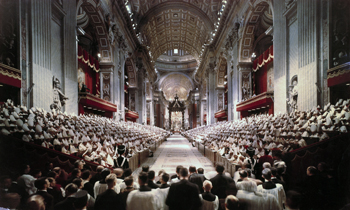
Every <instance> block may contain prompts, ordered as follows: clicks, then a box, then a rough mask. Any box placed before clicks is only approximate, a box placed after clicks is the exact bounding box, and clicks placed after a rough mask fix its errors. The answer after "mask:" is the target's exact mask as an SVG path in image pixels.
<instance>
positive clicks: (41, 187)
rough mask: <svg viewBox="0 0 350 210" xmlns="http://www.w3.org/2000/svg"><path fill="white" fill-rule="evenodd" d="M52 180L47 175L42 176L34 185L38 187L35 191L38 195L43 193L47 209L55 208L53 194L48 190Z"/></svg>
mask: <svg viewBox="0 0 350 210" xmlns="http://www.w3.org/2000/svg"><path fill="white" fill-rule="evenodd" d="M49 185H50V182H49V180H48V179H47V178H46V177H40V178H38V179H37V180H35V182H34V186H35V187H36V188H37V189H38V191H37V192H36V193H35V194H36V195H41V196H43V198H44V202H45V209H47V210H52V209H53V203H54V200H53V196H52V195H50V194H49V193H48V192H47V188H48V187H49Z"/></svg>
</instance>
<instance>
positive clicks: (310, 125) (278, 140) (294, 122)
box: [183, 99, 350, 162]
mask: <svg viewBox="0 0 350 210" xmlns="http://www.w3.org/2000/svg"><path fill="white" fill-rule="evenodd" d="M349 105H350V99H347V100H342V99H340V100H339V101H338V102H337V103H336V104H335V105H331V104H327V105H325V107H324V108H323V109H321V108H320V107H319V106H318V107H315V108H314V109H313V110H309V111H295V112H292V113H290V114H288V113H285V114H278V115H254V116H251V117H247V118H244V119H242V120H235V121H229V122H218V123H215V124H212V125H208V126H201V127H198V128H195V129H192V130H189V131H186V132H183V135H185V136H186V137H187V138H189V139H191V140H193V141H198V142H199V143H200V144H203V145H204V146H205V147H206V148H210V149H212V150H213V151H216V152H217V153H218V154H220V155H224V156H225V157H226V158H227V159H229V160H230V161H231V162H238V161H239V157H240V155H244V153H247V151H246V150H247V148H250V147H253V148H254V150H255V151H254V152H255V153H254V155H256V156H257V158H259V157H260V156H262V155H264V150H265V149H267V150H274V149H277V150H280V151H282V152H283V153H286V152H290V151H292V150H294V149H297V148H300V147H304V146H306V145H307V144H308V143H307V142H311V143H313V142H317V141H323V140H326V139H329V138H330V137H331V136H335V135H339V134H342V133H347V132H348V130H349V129H350V110H349Z"/></svg>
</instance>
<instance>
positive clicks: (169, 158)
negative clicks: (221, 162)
mask: <svg viewBox="0 0 350 210" xmlns="http://www.w3.org/2000/svg"><path fill="white" fill-rule="evenodd" d="M143 165H149V166H150V170H154V171H155V172H156V174H158V171H159V170H161V169H163V170H165V171H166V172H167V173H175V172H176V166H178V165H182V166H184V167H186V168H188V167H189V166H192V165H193V166H196V167H197V168H204V173H207V172H209V171H215V168H214V167H213V164H212V163H211V162H210V160H209V159H208V158H206V157H204V156H203V155H202V154H201V153H200V152H199V151H198V150H197V148H196V147H192V144H191V143H190V142H189V141H188V140H187V139H186V138H184V137H183V136H181V135H171V136H170V137H169V138H167V141H165V142H164V143H163V144H162V145H160V147H159V148H158V149H157V151H156V152H155V153H154V157H152V158H148V160H147V161H146V162H145V163H144V164H143ZM140 170H141V168H139V169H138V170H136V171H135V172H136V173H139V172H140ZM135 175H136V174H135Z"/></svg>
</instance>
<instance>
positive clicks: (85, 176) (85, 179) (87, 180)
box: [81, 170, 95, 198]
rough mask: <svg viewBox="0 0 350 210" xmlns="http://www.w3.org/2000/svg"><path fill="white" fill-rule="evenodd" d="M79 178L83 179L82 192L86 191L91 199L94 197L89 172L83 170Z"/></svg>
mask: <svg viewBox="0 0 350 210" xmlns="http://www.w3.org/2000/svg"><path fill="white" fill-rule="evenodd" d="M81 178H82V179H83V185H84V187H83V190H86V191H87V192H88V193H89V194H90V195H91V197H93V198H94V197H95V196H94V185H93V184H92V183H91V182H90V179H91V173H90V171H89V170H85V171H84V172H83V173H82V174H81Z"/></svg>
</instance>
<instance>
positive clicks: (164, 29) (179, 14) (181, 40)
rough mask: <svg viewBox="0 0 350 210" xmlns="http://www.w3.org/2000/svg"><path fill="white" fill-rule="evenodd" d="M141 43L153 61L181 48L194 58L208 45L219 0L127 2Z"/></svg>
mask: <svg viewBox="0 0 350 210" xmlns="http://www.w3.org/2000/svg"><path fill="white" fill-rule="evenodd" d="M130 3H131V8H132V10H133V11H134V17H135V19H138V20H140V21H138V26H137V28H138V31H139V32H141V34H142V37H143V38H144V40H143V41H144V42H143V44H145V45H147V46H149V50H150V52H151V54H152V56H153V59H154V60H156V59H157V58H158V57H159V56H160V55H162V54H163V53H164V52H165V51H168V50H173V49H182V50H184V51H186V52H188V53H189V54H191V55H192V56H194V57H195V58H196V59H199V55H200V53H201V51H202V47H203V46H204V45H205V44H209V40H210V38H211V37H210V36H211V32H212V31H213V30H214V23H215V22H216V21H217V14H218V9H219V8H220V7H221V1H219V0H204V1H203V0H131V1H130Z"/></svg>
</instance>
